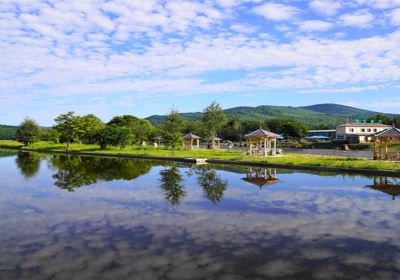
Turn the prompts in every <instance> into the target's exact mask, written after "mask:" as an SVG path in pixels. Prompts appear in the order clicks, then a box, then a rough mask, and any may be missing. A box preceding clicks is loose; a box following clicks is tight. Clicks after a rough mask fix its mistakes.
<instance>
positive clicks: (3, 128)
mask: <svg viewBox="0 0 400 280" xmlns="http://www.w3.org/2000/svg"><path fill="white" fill-rule="evenodd" d="M17 129H18V126H11V125H1V124H0V139H4V140H11V139H14V137H15V134H16V133H17Z"/></svg>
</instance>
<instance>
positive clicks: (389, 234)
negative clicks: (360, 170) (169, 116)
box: [0, 152, 400, 280]
mask: <svg viewBox="0 0 400 280" xmlns="http://www.w3.org/2000/svg"><path fill="white" fill-rule="evenodd" d="M399 192H400V180H399V179H396V178H382V177H375V178H374V177H363V176H348V175H340V174H318V173H314V174H312V173H306V172H299V171H291V170H279V169H278V170H273V169H259V168H246V167H235V166H213V165H205V166H190V165H184V164H176V163H170V162H153V161H139V160H132V159H113V158H100V157H96V158H94V157H77V156H70V157H67V156H45V155H37V154H29V153H20V154H12V153H7V152H0V279H140V280H145V279H227V280H235V279H399V278H400V202H399V201H398V200H397V199H394V198H395V196H396V194H397V193H399ZM399 199H400V196H399Z"/></svg>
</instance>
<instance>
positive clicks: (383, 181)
mask: <svg viewBox="0 0 400 280" xmlns="http://www.w3.org/2000/svg"><path fill="white" fill-rule="evenodd" d="M366 187H367V188H371V189H373V190H377V191H380V192H384V193H386V194H388V195H390V196H392V199H393V200H395V198H396V196H398V195H399V194H400V178H389V177H374V184H373V185H368V186H366Z"/></svg>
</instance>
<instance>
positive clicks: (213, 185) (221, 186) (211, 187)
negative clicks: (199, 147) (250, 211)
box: [196, 167, 228, 203]
mask: <svg viewBox="0 0 400 280" xmlns="http://www.w3.org/2000/svg"><path fill="white" fill-rule="evenodd" d="M196 174H197V183H198V184H199V186H200V187H201V188H202V189H203V192H204V196H205V197H206V198H207V199H209V200H210V201H211V202H212V203H218V202H219V201H220V200H221V198H222V197H223V196H224V192H225V190H226V187H227V185H228V183H227V181H226V180H222V179H221V178H220V177H219V175H218V174H217V172H216V171H215V169H209V168H207V167H201V168H199V169H197V170H196Z"/></svg>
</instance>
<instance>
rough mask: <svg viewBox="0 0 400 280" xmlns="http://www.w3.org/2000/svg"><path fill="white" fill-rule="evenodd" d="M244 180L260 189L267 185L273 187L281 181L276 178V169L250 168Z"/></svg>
mask: <svg viewBox="0 0 400 280" xmlns="http://www.w3.org/2000/svg"><path fill="white" fill-rule="evenodd" d="M242 180H244V181H246V182H249V183H252V184H254V185H256V186H258V187H259V188H260V189H261V188H262V187H264V186H266V185H272V184H275V183H277V182H278V181H279V179H278V178H277V177H276V169H267V168H255V169H254V171H253V168H252V167H250V168H249V169H248V171H247V173H246V178H242Z"/></svg>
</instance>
